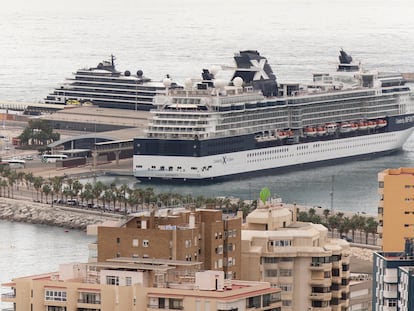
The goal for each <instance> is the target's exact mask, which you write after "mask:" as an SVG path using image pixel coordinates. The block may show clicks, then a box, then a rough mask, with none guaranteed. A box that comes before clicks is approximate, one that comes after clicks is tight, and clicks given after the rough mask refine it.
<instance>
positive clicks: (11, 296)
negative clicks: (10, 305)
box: [1, 292, 16, 302]
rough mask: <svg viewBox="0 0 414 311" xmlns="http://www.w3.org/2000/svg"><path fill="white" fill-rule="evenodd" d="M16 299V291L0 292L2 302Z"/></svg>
mask: <svg viewBox="0 0 414 311" xmlns="http://www.w3.org/2000/svg"><path fill="white" fill-rule="evenodd" d="M15 299H16V293H15V292H9V293H4V294H1V301H4V302H14V301H15Z"/></svg>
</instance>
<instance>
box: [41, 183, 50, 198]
mask: <svg viewBox="0 0 414 311" xmlns="http://www.w3.org/2000/svg"><path fill="white" fill-rule="evenodd" d="M42 192H43V193H44V194H45V197H46V203H47V197H48V196H49V194H50V193H51V192H52V188H51V187H50V185H49V184H44V185H43V186H42Z"/></svg>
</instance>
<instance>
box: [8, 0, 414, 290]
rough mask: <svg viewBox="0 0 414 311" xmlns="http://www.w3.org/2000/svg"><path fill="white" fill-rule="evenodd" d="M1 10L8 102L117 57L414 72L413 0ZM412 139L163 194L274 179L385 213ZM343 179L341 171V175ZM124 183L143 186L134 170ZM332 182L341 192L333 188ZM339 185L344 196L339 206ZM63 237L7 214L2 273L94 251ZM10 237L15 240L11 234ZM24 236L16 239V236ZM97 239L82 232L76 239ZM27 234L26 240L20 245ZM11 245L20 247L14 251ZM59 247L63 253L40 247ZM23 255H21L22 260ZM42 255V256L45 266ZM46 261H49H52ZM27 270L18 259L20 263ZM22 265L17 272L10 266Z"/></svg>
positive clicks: (233, 189)
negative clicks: (387, 149)
mask: <svg viewBox="0 0 414 311" xmlns="http://www.w3.org/2000/svg"><path fill="white" fill-rule="evenodd" d="M1 4H2V9H1V11H0V34H1V48H0V59H1V62H0V100H10V101H25V102H38V101H42V100H43V98H44V97H45V96H46V95H47V94H48V93H49V92H50V91H52V89H53V88H54V87H56V86H57V85H58V84H60V83H62V82H63V81H64V79H65V78H67V77H70V75H71V73H72V72H74V71H76V69H78V68H81V67H92V66H96V65H97V64H98V63H99V62H101V61H102V60H104V59H108V58H109V57H110V55H111V54H113V55H115V56H116V64H117V67H118V69H119V70H121V71H123V70H130V71H131V72H136V70H138V69H141V70H143V72H144V75H145V76H147V77H150V78H152V79H155V80H161V79H162V78H163V77H164V76H165V75H166V74H170V76H171V77H172V78H173V79H174V80H176V81H178V82H183V81H184V80H185V79H186V78H188V77H199V76H200V73H201V69H202V68H205V67H209V66H212V65H217V64H231V61H232V56H233V54H234V53H235V52H237V51H238V50H245V49H254V50H258V51H259V52H260V53H261V54H262V55H264V56H266V57H267V58H268V60H269V63H270V64H271V65H272V67H273V70H274V71H275V73H276V75H277V78H278V80H279V81H280V82H283V81H302V82H303V81H308V80H310V79H311V77H312V73H313V72H324V71H329V70H330V69H332V68H333V67H334V66H335V64H336V62H337V59H338V54H339V50H340V49H341V48H343V49H344V50H346V51H347V52H349V53H350V54H351V55H352V56H353V58H354V59H355V60H357V61H361V63H362V65H363V67H365V68H367V69H378V70H381V71H400V72H414V40H413V37H414V18H413V16H414V3H413V2H412V1H410V0H394V1H384V0H363V1H361V0H348V1H342V0H330V1H323V0H312V1H311V0H262V1H256V2H253V1H249V0H237V1H233V0H229V1H221V0H210V1H193V0H176V1H168V0H152V1H136V0H118V1H112V0H111V1H109V0H99V1H98V0H71V1H55V0H31V1H27V0H3V1H2V3H1ZM413 163H414V141H413V139H410V140H409V141H408V142H407V144H406V145H405V147H404V151H403V152H400V153H398V154H395V155H390V156H387V157H382V158H379V159H375V160H368V159H367V160H362V161H356V162H349V163H344V164H341V165H336V166H327V167H322V168H312V169H307V170H299V171H292V172H287V173H285V174H278V175H273V176H266V177H257V178H249V179H242V180H235V181H233V182H226V183H220V184H213V185H206V186H203V187H199V186H198V187H189V186H177V185H174V184H173V185H163V186H157V185H153V187H154V188H155V189H156V190H157V191H171V192H182V193H192V194H194V195H205V196H222V195H226V196H235V197H242V198H252V197H253V198H254V197H257V195H258V191H260V189H261V188H262V187H264V186H267V187H269V188H270V189H271V191H272V193H273V195H275V196H276V195H277V196H280V197H282V199H283V200H284V201H286V202H291V203H292V202H297V203H298V204H306V205H311V206H322V207H331V205H333V206H332V207H333V208H334V209H343V210H350V211H364V212H366V213H371V214H375V213H376V206H377V201H378V196H377V173H378V172H379V171H382V170H383V169H386V168H389V167H399V166H412V164H413ZM332 176H333V177H332ZM117 182H119V183H128V184H130V185H133V186H142V185H140V184H137V183H136V181H135V180H133V179H128V178H127V179H122V178H121V179H119V180H117ZM332 190H333V191H332ZM332 192H333V196H334V200H333V204H331V195H332ZM33 231H35V232H38V233H41V239H42V240H44V239H48V238H50V240H53V239H54V238H55V236H56V232H55V231H53V230H52V229H50V228H47V227H33V226H31V225H24V226H20V225H16V224H13V225H10V224H8V223H4V222H0V232H2V235H3V236H6V242H4V243H6V244H7V245H1V253H0V264H1V266H0V272H1V273H0V281H1V282H6V281H9V280H10V278H12V277H13V276H16V275H24V274H34V273H37V272H40V271H41V270H43V269H44V268H45V269H50V270H56V268H57V267H56V265H57V264H58V262H66V261H68V259H70V260H75V259H83V260H85V258H87V250H86V249H87V248H86V247H85V251H84V252H76V253H73V249H72V246H69V245H67V244H64V243H63V242H64V241H66V240H64V238H63V237H66V236H67V235H64V234H63V237H62V240H61V241H62V243H63V244H62V245H65V247H61V245H60V243H59V241H55V240H54V242H53V243H50V244H48V243H41V244H40V245H39V247H36V248H33V247H32V246H33V245H37V243H38V242H39V240H37V239H38V238H39V236H38V235H36V234H30V233H31V232H33ZM8 236H9V237H10V238H9V239H7V237H8ZM14 239H17V241H19V243H17V242H16V241H15V240H14ZM87 241H89V238H88V237H86V236H84V235H77V236H76V239H73V240H72V242H73V243H74V244H76V245H77V244H85V243H87ZM20 242H21V243H20ZM10 243H12V244H14V245H15V246H16V247H14V248H12V249H10V245H9V244H10ZM50 249H53V250H55V252H59V254H60V256H59V257H54V260H50V261H49V260H47V259H46V258H44V257H43V256H41V255H42V254H47V253H46V251H48V250H50ZM19 256H20V257H22V258H21V259H22V260H21V261H20V260H19V261H16V259H15V258H17V257H19ZM40 263H41V264H42V265H40ZM46 263H48V264H46ZM17 265H18V266H19V267H16V266H17ZM12 267H13V269H12Z"/></svg>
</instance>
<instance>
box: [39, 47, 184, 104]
mask: <svg viewBox="0 0 414 311" xmlns="http://www.w3.org/2000/svg"><path fill="white" fill-rule="evenodd" d="M168 78H169V77H168ZM171 86H172V87H174V86H176V84H175V83H172V85H171ZM164 92H165V87H164V84H163V83H162V81H152V80H151V79H149V78H146V77H145V76H144V74H143V71H142V70H137V72H136V74H132V73H131V72H130V71H129V70H126V71H124V72H120V71H118V70H117V69H116V67H115V57H114V56H113V55H111V59H110V60H105V61H103V62H101V63H99V64H98V65H97V66H96V67H90V68H84V69H79V70H77V71H76V73H74V75H73V77H71V78H68V79H66V82H65V83H63V84H62V85H60V86H59V87H58V88H56V89H55V90H54V91H53V92H52V93H51V94H49V95H48V96H47V97H46V98H45V103H46V104H62V105H66V104H80V103H90V104H93V105H97V106H99V107H103V108H119V109H131V110H150V109H151V108H153V99H154V96H155V95H157V94H163V93H164Z"/></svg>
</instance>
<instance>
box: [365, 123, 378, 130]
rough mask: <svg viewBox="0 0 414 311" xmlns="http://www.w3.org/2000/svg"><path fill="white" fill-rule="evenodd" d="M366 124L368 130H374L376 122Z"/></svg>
mask: <svg viewBox="0 0 414 311" xmlns="http://www.w3.org/2000/svg"><path fill="white" fill-rule="evenodd" d="M367 123H368V124H367V126H368V128H370V129H374V128H376V127H377V122H375V121H368V122H367Z"/></svg>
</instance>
